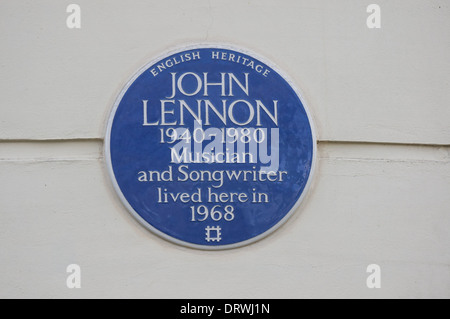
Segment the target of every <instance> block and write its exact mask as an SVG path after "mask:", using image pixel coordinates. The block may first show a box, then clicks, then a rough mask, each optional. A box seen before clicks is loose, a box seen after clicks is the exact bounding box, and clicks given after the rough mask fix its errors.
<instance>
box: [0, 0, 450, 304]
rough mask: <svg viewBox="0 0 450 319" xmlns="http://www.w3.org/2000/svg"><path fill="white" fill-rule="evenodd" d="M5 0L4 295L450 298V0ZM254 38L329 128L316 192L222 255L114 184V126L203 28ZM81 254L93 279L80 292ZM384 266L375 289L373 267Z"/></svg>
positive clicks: (0, 139) (0, 250)
mask: <svg viewBox="0 0 450 319" xmlns="http://www.w3.org/2000/svg"><path fill="white" fill-rule="evenodd" d="M74 2H75V3H77V4H79V5H80V6H81V10H82V15H81V17H82V28H81V29H79V30H70V29H68V28H67V27H66V17H67V15H68V14H67V13H66V7H67V5H68V4H70V3H72V2H68V1H59V0H43V1H25V0H14V1H13V0H3V1H0V43H1V50H0V90H1V91H0V92H1V94H0V181H1V182H0V241H1V243H2V244H1V245H0V297H2V298H11V297H12V298H23V297H25V298H28V297H40V298H53V297H59V298H79V297H86V298H94V297H115V298H119V297H123V298H128V297H150V298H154V297H161V298H203V297H217V298H228V297H232V298H246V297H251V298H253V297H261V298H282V297H286V298H300V297H308V298H310V297H332V298H333V297H338V298H346V297H363V298H382V297H384V298H399V297H407V298H431V297H439V298H449V297H450V250H449V246H450V233H449V231H448V229H450V214H449V209H448V208H449V207H450V196H449V193H450V125H449V119H450V107H449V105H450V103H449V102H450V89H449V86H450V59H449V58H448V57H449V56H450V40H449V39H450V19H449V18H450V5H449V4H448V1H445V0H435V1H426V0H414V1H412V0H408V1H406V0H403V1H394V2H393V1H386V0H383V1H381V0H380V1H376V3H377V4H379V5H380V7H381V10H382V14H381V18H382V27H381V29H368V28H367V27H366V18H367V16H368V13H367V12H366V7H367V6H368V5H369V4H370V3H373V1H372V2H370V1H360V0H345V1H332V0H321V1H303V0H302V1H299V0H283V1H275V0H258V1H256V0H254V1H253V0H251V1H238V0H227V1H225V0H216V1H203V0H197V1H194V0H168V1H133V2H129V1H128V2H127V1H119V0H108V1H106V0H103V1H87V0H80V1H74ZM205 41H207V42H225V43H231V44H234V45H237V46H242V47H246V48H248V49H251V50H252V51H255V52H257V53H259V54H260V55H263V56H265V57H267V58H268V59H270V60H271V61H272V62H274V63H275V64H277V65H278V66H279V67H280V68H281V69H282V70H283V71H284V72H285V73H287V74H288V75H289V76H290V77H291V78H292V79H293V80H294V81H295V84H296V86H298V87H300V88H301V89H302V91H303V92H304V94H305V95H306V99H307V102H308V105H309V107H310V109H311V111H312V113H313V116H314V120H315V124H316V126H317V131H318V138H319V144H318V150H319V158H318V170H317V174H316V177H315V180H314V184H313V187H312V189H311V191H310V193H309V196H308V198H307V200H306V201H305V205H303V206H302V207H301V209H299V211H298V212H297V213H296V214H295V215H294V217H293V218H292V219H291V220H289V222H288V223H287V224H285V225H284V226H283V227H281V228H280V229H279V230H277V231H276V232H275V233H274V234H273V235H271V236H270V237H268V238H266V239H264V240H262V241H260V242H257V243H255V244H252V245H250V246H247V247H243V248H239V249H234V250H229V251H219V252H205V251H198V250H193V249H188V248H183V247H180V246H177V245H174V244H171V243H169V242H166V241H164V240H162V239H160V238H159V237H156V236H155V235H153V234H151V233H149V232H148V231H147V230H146V229H144V228H143V227H142V226H141V225H140V224H138V222H137V221H135V219H134V218H133V217H132V216H131V215H130V214H129V213H128V212H127V211H126V209H125V208H124V207H123V205H122V204H121V203H120V201H119V200H118V198H117V196H116V194H115V193H114V190H113V189H112V186H111V185H110V183H109V180H108V176H107V173H106V170H105V163H104V158H103V153H102V152H103V151H102V147H103V137H104V134H105V125H106V119H107V116H108V114H109V112H110V110H111V107H112V104H113V102H114V100H115V98H116V96H117V95H118V93H119V92H120V90H121V88H122V86H123V85H124V84H125V83H126V82H127V80H128V79H129V77H131V75H132V74H134V72H136V71H137V69H138V68H139V67H141V66H142V65H144V64H146V63H147V62H148V61H150V60H151V59H152V58H154V57H155V56H157V55H159V54H160V53H161V52H163V51H165V50H167V49H170V48H172V47H175V46H180V45H184V44H191V43H194V42H205ZM72 263H75V264H78V265H80V267H81V272H82V276H81V279H82V288H81V289H68V288H67V286H66V278H67V276H68V274H67V273H66V267H67V265H69V264H72ZM373 263H375V264H378V265H380V266H381V271H382V277H381V283H382V286H381V288H380V289H368V288H367V286H366V278H367V276H368V275H369V274H368V273H366V267H367V266H368V265H369V264H373Z"/></svg>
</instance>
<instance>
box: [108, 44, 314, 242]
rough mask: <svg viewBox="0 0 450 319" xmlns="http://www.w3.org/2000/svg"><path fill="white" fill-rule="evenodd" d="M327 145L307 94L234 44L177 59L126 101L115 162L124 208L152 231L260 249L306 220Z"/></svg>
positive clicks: (144, 74)
mask: <svg viewBox="0 0 450 319" xmlns="http://www.w3.org/2000/svg"><path fill="white" fill-rule="evenodd" d="M315 153H316V140H315V135H314V130H313V125H312V122H311V118H310V115H309V113H308V110H307V108H306V106H305V104H304V101H303V100H302V98H301V96H300V94H299V92H298V91H297V90H296V89H295V88H294V87H293V86H292V83H291V82H290V81H288V80H287V78H286V77H285V76H283V75H282V74H281V73H280V71H279V70H277V68H275V67H274V66H273V65H272V64H271V63H269V62H267V61H265V60H263V59H261V58H260V57H258V56H256V55H255V54H254V53H250V52H249V51H247V50H242V49H237V48H234V47H231V46H221V45H198V46H190V47H184V48H183V49H181V50H177V51H172V52H170V53H168V54H165V55H164V56H162V57H160V58H158V59H156V60H154V61H152V62H151V63H149V64H147V65H146V66H144V67H143V68H142V69H141V70H139V71H138V72H137V73H136V74H135V75H134V77H133V78H132V79H131V80H130V81H129V82H128V84H127V85H126V86H125V88H124V89H123V90H122V92H121V93H120V95H119V97H118V98H117V100H116V103H115V105H114V108H113V110H112V112H111V115H110V117H109V121H108V127H107V133H106V139H105V157H106V161H107V166H108V170H109V173H110V176H111V178H112V182H113V185H114V188H115V189H116V191H117V193H118V195H119V197H120V199H121V201H122V202H123V203H124V205H125V206H126V207H127V209H128V210H129V211H130V212H131V213H132V214H133V215H134V216H135V217H136V218H137V219H138V220H139V221H140V222H141V223H142V224H143V225H144V226H146V227H147V228H148V229H150V230H151V231H152V232H154V233H156V234H158V235H160V236H162V237H163V238H165V239H167V240H170V241H172V242H175V243H178V244H181V245H185V246H189V247H194V248H201V249H226V248H233V247H238V246H242V245H246V244H249V243H251V242H254V241H256V240H259V239H261V238H262V237H264V236H266V235H268V234H270V233H271V232H273V231H274V230H275V229H277V228H278V227H279V226H280V225H282V224H283V223H284V222H285V221H286V220H287V219H288V218H289V217H290V216H291V215H292V214H293V212H294V211H295V210H296V208H297V207H298V205H299V204H300V202H301V201H302V199H303V198H304V196H305V193H306V191H307V188H308V186H309V184H310V182H311V177H312V173H313V169H314V163H315V155H316V154H315Z"/></svg>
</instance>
